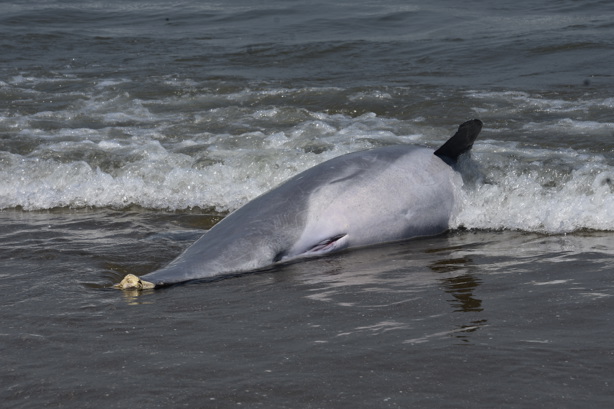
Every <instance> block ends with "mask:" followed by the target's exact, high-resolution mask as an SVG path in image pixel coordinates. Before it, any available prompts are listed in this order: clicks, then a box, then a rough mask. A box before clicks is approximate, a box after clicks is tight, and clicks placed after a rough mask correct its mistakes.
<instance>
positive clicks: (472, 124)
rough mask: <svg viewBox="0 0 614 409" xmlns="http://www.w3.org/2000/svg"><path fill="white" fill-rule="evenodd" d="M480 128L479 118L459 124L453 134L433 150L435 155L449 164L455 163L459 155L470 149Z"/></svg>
mask: <svg viewBox="0 0 614 409" xmlns="http://www.w3.org/2000/svg"><path fill="white" fill-rule="evenodd" d="M481 130H482V121H480V120H479V119H472V120H471V121H467V122H465V123H463V124H461V125H460V126H459V127H458V131H456V133H455V134H454V136H453V137H451V138H450V139H448V141H447V142H446V143H444V144H443V145H441V148H439V149H437V150H436V151H435V155H437V156H439V157H440V158H441V159H443V160H444V161H445V162H446V163H448V164H450V165H453V164H455V163H456V161H457V160H458V157H459V156H460V155H462V154H463V153H465V152H467V151H468V150H469V149H471V147H472V146H473V142H474V141H475V140H476V138H477V137H478V135H479V133H480V131H481Z"/></svg>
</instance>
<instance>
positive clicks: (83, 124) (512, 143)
mask: <svg viewBox="0 0 614 409" xmlns="http://www.w3.org/2000/svg"><path fill="white" fill-rule="evenodd" d="M56 80H57V79H56V78H51V79H50V81H51V82H54V81H56ZM64 80H67V81H72V79H70V78H69V79H64ZM29 82H38V83H44V82H45V80H44V79H36V78H29V77H20V76H16V77H14V78H12V79H10V80H9V81H8V82H7V83H5V85H3V87H8V88H14V89H15V90H11V92H16V93H19V92H21V91H19V87H21V86H22V85H23V84H24V83H29ZM162 83H163V84H164V86H166V87H168V92H164V93H161V94H160V95H159V96H158V98H157V99H151V100H147V99H144V98H135V97H134V96H132V95H130V94H129V92H128V91H125V90H122V87H127V88H128V89H129V88H130V81H128V80H123V79H115V80H105V81H101V82H98V83H93V84H92V88H91V93H90V94H87V93H81V94H78V95H77V94H75V95H72V96H70V95H69V96H66V94H61V96H59V95H60V94H58V97H65V98H68V99H69V100H70V104H67V105H66V108H64V109H57V107H56V106H54V105H53V106H52V108H54V109H49V110H46V111H39V112H33V113H30V112H28V111H27V110H24V112H23V113H21V114H20V115H14V114H11V113H9V112H8V111H5V112H4V113H0V128H1V129H2V130H3V132H5V133H9V134H12V135H13V140H14V141H17V142H16V145H15V146H16V147H14V148H10V149H6V150H3V151H2V152H0V208H12V207H21V208H23V209H26V210H36V209H49V208H54V207H86V206H95V207H108V206H110V207H118V208H123V207H126V206H130V205H139V206H143V207H147V208H154V209H186V208H191V207H201V208H213V209H216V210H218V211H231V210H234V209H236V208H238V207H240V206H241V205H243V204H245V203H246V202H247V201H248V200H250V199H253V198H254V197H256V196H257V195H259V194H261V193H263V192H265V191H267V190H269V189H271V188H273V187H274V186H276V185H277V184H279V183H281V182H282V181H284V180H286V179H288V178H289V177H291V176H293V175H294V174H296V173H298V172H300V171H302V170H305V169H307V168H309V167H311V166H314V165H316V164H318V163H320V162H322V161H324V160H327V159H330V158H332V157H335V156H339V155H342V154H344V153H348V152H353V151H357V150H361V149H369V148H372V147H376V146H382V145H390V144H421V145H427V146H431V147H436V146H437V145H439V144H441V143H442V142H444V141H445V140H446V139H447V137H448V136H449V135H450V134H451V133H452V132H453V131H454V129H453V127H450V126H440V127H434V126H433V125H432V121H430V120H429V121H427V120H425V118H424V117H422V116H415V117H410V118H407V119H403V120H401V119H397V118H391V117H382V116H378V115H376V114H374V113H369V112H367V113H364V114H362V115H359V116H355V115H354V116H352V115H349V114H344V113H338V112H321V111H316V110H309V109H307V108H304V107H300V106H295V105H293V104H288V103H287V102H286V101H287V100H292V99H296V100H303V99H305V98H306V99H309V98H313V96H314V95H318V97H320V96H321V95H322V94H326V95H329V97H330V98H341V100H349V101H351V102H356V101H362V100H365V99H373V100H387V101H388V100H391V99H393V98H395V96H393V95H392V94H391V93H389V92H383V91H378V90H358V91H344V90H343V89H340V88H321V89H317V88H313V89H309V88H305V89H285V88H280V89H264V90H252V89H243V90H229V92H228V93H223V92H222V93H221V92H214V91H210V90H199V89H198V87H199V86H200V85H199V84H198V83H196V82H194V81H179V82H177V81H173V80H171V79H167V80H164V81H163V82H162ZM186 87H187V89H186ZM32 92H34V91H32V90H31V89H30V88H27V89H26V90H25V91H24V92H22V93H21V95H23V96H24V97H27V98H30V97H29V96H28V95H30V93H32ZM180 92H182V93H183V94H182V96H177V95H176V94H177V93H180ZM344 92H345V94H344V95H345V96H341V97H340V96H339V95H340V94H343V93H344ZM186 93H187V94H186ZM186 95H187V96H186ZM465 95H466V96H467V98H468V100H469V101H472V103H473V104H474V108H473V110H474V111H476V112H481V114H480V116H482V115H483V116H484V119H485V120H486V127H485V129H484V130H483V132H482V136H481V137H480V139H479V141H478V142H477V143H476V144H475V146H474V151H473V159H474V161H473V162H471V163H473V164H472V165H469V164H465V166H464V167H465V169H464V170H463V173H464V174H465V180H466V183H465V186H464V187H463V189H462V193H461V195H460V197H461V201H460V208H461V210H460V212H459V213H458V215H457V216H456V217H455V218H454V220H453V221H452V226H453V227H460V226H464V227H467V228H476V229H519V230H528V231H541V232H554V233H561V232H571V231H576V230H580V229H597V230H614V216H613V215H614V201H613V199H612V198H613V197H614V195H613V194H612V193H613V191H614V187H613V186H614V165H613V164H612V161H613V158H612V156H611V149H610V147H611V142H610V138H611V133H612V130H613V129H614V125H613V124H612V123H610V122H607V121H602V120H586V119H583V117H580V118H576V117H574V116H573V114H574V113H575V112H579V111H586V110H592V111H597V112H602V111H603V112H605V111H607V110H609V109H610V108H611V105H612V100H611V99H601V100H599V99H586V100H580V101H568V100H564V99H560V98H549V97H546V96H540V95H536V94H528V93H526V92H481V91H468V92H467V93H466V94H465ZM43 96H44V95H43ZM38 97H40V95H37V96H36V98H38ZM27 98H26V99H24V100H27ZM32 98H34V96H32ZM536 110H537V111H544V112H546V111H547V112H548V115H549V118H550V119H549V120H535V121H530V120H529V121H522V122H521V121H508V122H501V121H500V120H499V122H498V123H496V124H495V125H493V126H492V127H489V126H491V125H489V124H490V123H492V122H489V121H488V116H489V115H490V116H493V115H494V116H497V115H498V116H499V117H500V116H502V115H503V116H505V117H507V116H511V117H514V116H518V115H527V113H530V112H533V111H536ZM592 111H591V112H592ZM502 112H503V114H502ZM597 116H598V117H600V116H601V114H599V115H597ZM497 118H498V117H497ZM495 121H496V119H495ZM510 135H512V136H510ZM517 135H518V136H517ZM582 135H588V136H589V137H590V138H586V137H583V138H579V137H578V136H582ZM561 138H563V139H561ZM561 140H563V141H568V142H569V143H568V144H567V143H566V142H561ZM566 145H567V146H566Z"/></svg>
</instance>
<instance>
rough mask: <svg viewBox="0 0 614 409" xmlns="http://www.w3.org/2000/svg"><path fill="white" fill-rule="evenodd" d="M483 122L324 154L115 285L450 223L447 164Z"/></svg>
mask: <svg viewBox="0 0 614 409" xmlns="http://www.w3.org/2000/svg"><path fill="white" fill-rule="evenodd" d="M481 129H482V122H481V121H479V120H477V119H474V120H472V121H468V122H465V123H464V124H462V125H461V126H459V128H458V132H456V134H455V135H454V136H453V137H452V138H450V139H449V140H448V141H447V142H446V143H445V144H444V145H442V146H441V148H439V149H438V150H436V151H434V152H433V150H431V149H427V148H423V147H417V146H406V145H396V146H386V147H382V148H376V149H371V150H366V151H362V152H354V153H350V154H346V155H343V156H339V157H336V158H333V159H331V160H328V161H326V162H323V163H321V164H319V165H317V166H314V167H313V168H311V169H308V170H306V171H304V172H302V173H299V174H298V175H296V176H294V177H292V178H291V179H289V180H288V181H286V182H284V183H282V184H281V185H279V186H277V187H276V188H274V189H273V190H271V191H269V192H267V193H264V194H263V195H261V196H259V197H257V198H255V199H254V200H252V201H251V202H249V203H247V204H246V205H245V206H243V207H241V208H240V209H238V210H236V211H235V212H233V213H231V214H230V215H229V216H227V217H226V218H224V219H223V220H222V221H220V222H219V223H218V224H216V225H215V226H213V228H211V230H209V231H208V232H206V233H205V234H204V235H203V236H202V237H201V238H200V239H198V240H197V241H196V242H195V243H194V244H192V245H191V246H190V247H188V248H187V249H186V250H185V251H184V252H183V253H182V254H181V255H180V256H179V257H177V258H176V259H175V260H173V261H172V262H171V263H170V264H168V265H167V266H166V267H164V268H162V269H160V270H157V271H154V272H151V273H148V274H145V275H143V276H142V277H140V278H139V277H137V276H135V275H132V274H129V275H127V276H126V277H125V278H124V279H123V280H122V282H121V283H119V284H117V285H116V286H115V287H116V288H120V289H138V290H140V289H145V288H154V287H159V286H164V285H169V284H174V283H179V282H183V281H188V280H194V279H202V278H208V277H214V276H219V275H222V274H231V273H240V272H247V271H253V270H257V269H261V268H263V267H266V266H269V265H272V264H274V263H278V262H284V261H288V260H292V259H296V258H299V257H312V256H319V255H323V254H328V253H331V252H333V251H338V250H342V249H346V248H350V247H360V246H366V245H370V244H376V243H385V242H392V241H397V240H402V239H408V238H412V237H418V236H428V235H435V234H439V233H442V232H444V231H445V230H447V229H448V223H449V221H450V217H451V215H452V212H453V209H454V202H455V189H457V188H458V187H459V186H461V185H462V181H461V177H460V175H459V174H458V173H457V172H456V171H455V169H454V165H455V163H456V161H457V159H458V157H459V156H460V155H461V154H463V153H465V152H467V151H468V150H469V149H471V147H472V145H473V142H474V141H475V139H476V138H477V136H478V134H479V133H480V130H481Z"/></svg>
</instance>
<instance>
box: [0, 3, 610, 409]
mask: <svg viewBox="0 0 614 409" xmlns="http://www.w3.org/2000/svg"><path fill="white" fill-rule="evenodd" d="M0 12H1V13H0V34H1V36H0V50H1V51H2V53H1V60H2V64H0V209H2V210H0V220H1V222H0V226H1V230H0V243H1V245H0V292H1V294H2V297H1V298H2V301H0V317H1V319H2V322H3V328H2V329H1V330H0V345H2V350H3V353H2V357H1V358H0V359H1V360H2V362H1V363H2V365H1V367H2V369H0V379H1V382H2V385H3V391H2V392H1V393H0V394H1V395H0V397H1V398H2V401H3V402H5V405H6V407H79V408H84V407H100V406H105V407H126V406H127V405H132V406H137V407H157V406H158V407H176V406H181V405H185V406H190V407H220V408H222V407H223V408H226V407H240V406H243V407H292V408H296V407H310V408H320V407H322V408H324V407H339V408H341V407H351V408H357V407H369V408H373V407H433V408H435V407H436V408H442V407H464V406H475V407H484V408H491V407H535V406H538V405H539V406H542V407H557V408H559V407H586V405H589V406H591V407H604V408H605V407H609V405H610V404H611V398H612V393H611V387H612V383H613V382H614V378H613V376H612V373H613V372H612V365H614V350H613V348H612V347H611V342H610V338H611V332H612V322H613V321H612V320H613V319H614V315H613V314H612V313H611V311H612V302H613V300H614V298H613V297H612V296H613V295H614V288H613V285H612V280H611V271H612V261H611V260H612V253H613V250H612V249H613V248H614V247H613V246H614V235H613V234H612V231H614V195H613V192H614V154H613V152H612V147H613V141H614V139H613V138H614V120H613V119H612V118H613V116H612V111H613V107H614V84H613V82H612V71H611V67H612V63H613V62H614V47H613V46H612V42H611V38H612V36H613V35H614V25H613V24H612V22H611V21H610V20H611V19H610V18H609V16H610V15H612V12H614V7H613V6H612V5H611V4H610V3H609V2H606V1H552V2H547V3H543V2H535V1H528V0H523V1H519V2H508V1H495V2H488V3H484V2H476V1H471V2H464V3H462V4H460V3H457V2H450V1H445V0H438V1H434V2H430V3H428V4H422V3H420V2H411V1H410V2H405V1H394V0H389V1H385V2H383V3H382V2H380V3H378V4H371V3H368V2H360V1H359V2H356V1H353V2H349V1H348V2H346V1H337V2H333V3H331V2H317V1H313V2H312V1H302V2H295V1H284V2H280V1H266V0H265V1H258V2H248V1H229V2H196V1H173V2H162V1H146V2H137V1H121V2H120V1H111V2H108V1H106V2H96V1H86V2H71V1H35V2H12V3H10V4H2V5H0ZM472 118H480V119H481V120H482V121H483V122H484V129H483V130H482V133H481V135H480V137H479V139H478V140H477V142H476V144H475V146H474V148H473V150H472V153H471V158H470V159H468V160H464V161H463V162H462V163H461V168H462V169H461V170H462V172H463V176H464V185H463V186H462V190H461V194H460V202H459V209H458V213H457V214H455V215H454V217H453V219H452V220H451V230H450V232H449V233H447V234H445V235H443V236H438V237H435V238H429V239H423V240H413V241H409V242H407V243H400V244H393V245H389V246H379V247H375V248H372V249H362V250H360V251H352V252H347V253H343V254H340V255H337V256H334V257H329V258H324V259H322V260H312V261H308V262H305V263H300V264H293V265H289V266H281V267H279V268H275V269H273V270H271V271H268V272H264V273H260V274H254V275H247V276H242V277H237V278H232V279H228V280H222V281H218V282H214V283H196V284H191V285H186V286H179V287H173V288H171V289H168V290H163V291H159V292H158V291H156V292H153V293H146V294H141V295H140V296H137V295H134V294H122V293H119V292H117V291H113V290H111V289H110V288H109V287H110V286H111V284H113V283H114V282H117V281H118V280H119V279H120V278H121V277H122V276H123V275H124V274H126V273H134V274H144V273H147V272H149V271H152V270H153V269H156V268H159V267H161V266H163V265H164V264H166V263H168V262H169V261H171V260H172V259H173V258H174V257H176V256H177V255H178V254H179V253H180V252H181V250H182V249H184V248H185V247H187V246H188V245H189V244H191V243H192V242H193V241H194V240H196V239H197V238H198V237H199V236H200V235H201V234H202V233H204V232H205V231H206V230H207V229H209V228H210V227H211V226H212V225H213V224H214V223H216V222H217V221H219V220H220V219H221V218H222V217H224V216H225V215H226V214H227V213H228V212H230V211H232V210H234V209H237V208H238V207H240V206H242V205H243V204H245V203H246V202H247V201H249V200H250V199H253V198H254V197H256V196H258V195H259V194H261V193H263V192H266V191H267V190H269V189H271V188H273V187H274V186H276V185H277V184H279V183H281V182H283V181H284V180H286V179H288V178H289V177H291V176H293V175H295V174H296V173H298V172H300V171H302V170H305V169H307V168H309V167H311V166H314V165H316V164H318V163H321V162H323V161H325V160H327V159H330V158H333V157H336V156H339V155H342V154H344V153H349V152H354V151H357V150H362V149H369V148H373V147H379V146H386V145H393V144H418V145H422V146H427V147H431V148H437V147H438V146H440V145H441V144H442V143H443V142H445V141H446V140H447V138H448V137H449V136H451V135H452V134H453V133H454V132H455V130H456V128H457V126H458V125H459V124H460V123H462V122H464V121H465V120H468V119H472Z"/></svg>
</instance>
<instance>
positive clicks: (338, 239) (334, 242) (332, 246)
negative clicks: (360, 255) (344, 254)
mask: <svg viewBox="0 0 614 409" xmlns="http://www.w3.org/2000/svg"><path fill="white" fill-rule="evenodd" d="M344 237H347V233H342V234H337V235H336V236H333V237H329V238H327V239H324V240H322V241H320V242H318V243H316V245H315V246H313V247H311V248H310V249H309V250H307V251H305V253H303V254H305V255H311V254H314V255H315V254H322V253H328V252H330V251H333V250H337V249H339V248H340V247H341V246H342V245H343V243H344V242H345V241H347V240H342V239H343V238H344Z"/></svg>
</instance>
